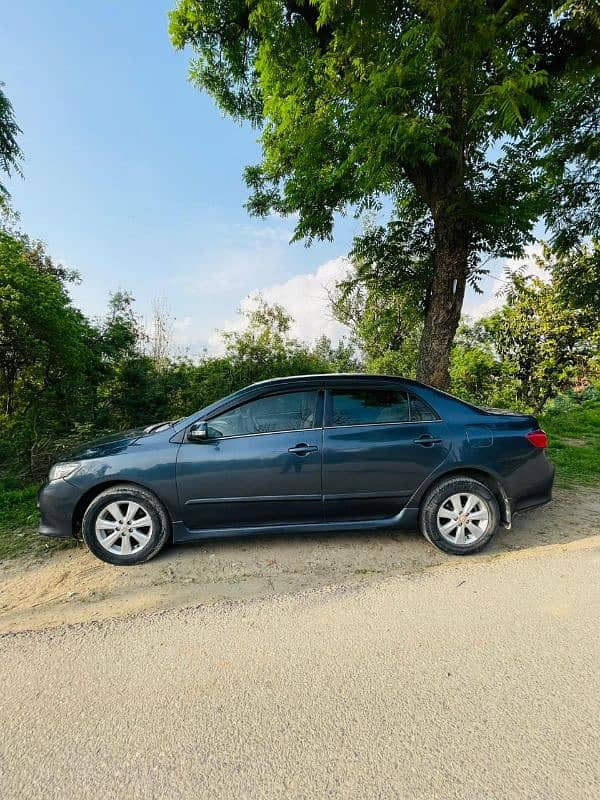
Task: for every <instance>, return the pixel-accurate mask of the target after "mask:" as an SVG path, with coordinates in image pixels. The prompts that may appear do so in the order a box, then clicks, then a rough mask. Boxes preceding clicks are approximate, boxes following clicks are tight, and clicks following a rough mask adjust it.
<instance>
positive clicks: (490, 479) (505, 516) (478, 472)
mask: <svg viewBox="0 0 600 800" xmlns="http://www.w3.org/2000/svg"><path fill="white" fill-rule="evenodd" d="M462 475H464V476H465V477H467V478H473V480H476V481H479V482H480V483H483V485H484V486H487V488H488V489H489V490H490V492H491V493H492V494H493V495H494V497H495V498H496V500H497V501H498V507H499V509H500V522H501V524H502V525H503V526H504V527H505V528H510V526H511V521H512V512H511V507H510V501H509V498H508V495H507V493H506V489H505V488H504V485H503V483H502V480H501V478H500V477H499V476H498V475H496V474H494V473H493V472H492V471H491V470H487V469H485V467H480V466H477V467H472V466H461V465H460V464H457V465H456V466H454V467H452V468H451V469H448V470H446V471H445V472H443V473H442V474H441V475H435V476H434V477H432V478H431V479H430V480H429V481H427V482H425V483H423V484H421V486H420V487H419V488H418V490H417V492H416V493H415V495H414V496H413V498H411V502H410V505H416V506H418V507H419V511H420V510H421V506H422V503H423V499H424V498H425V496H426V495H427V494H428V493H429V492H430V490H431V489H433V487H434V486H437V485H438V484H439V483H441V482H442V481H444V480H446V479H447V478H457V477H459V476H462Z"/></svg>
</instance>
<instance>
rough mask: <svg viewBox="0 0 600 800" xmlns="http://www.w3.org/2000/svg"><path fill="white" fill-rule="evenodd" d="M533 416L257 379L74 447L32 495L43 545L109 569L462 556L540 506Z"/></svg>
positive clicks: (396, 392) (355, 384)
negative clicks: (191, 554)
mask: <svg viewBox="0 0 600 800" xmlns="http://www.w3.org/2000/svg"><path fill="white" fill-rule="evenodd" d="M546 445H547V438H546V434H545V433H544V432H543V431H542V430H540V428H539V425H538V422H537V420H536V419H535V417H533V416H530V415H528V414H511V413H506V412H497V411H489V410H484V409H480V408H476V407H475V406H472V405H470V404H468V403H465V402H463V401H461V400H458V399H456V398H454V397H451V396H450V395H448V394H445V393H444V392H440V391H438V390H436V389H433V388H431V387H429V386H425V385H424V384H421V383H417V382H415V381H410V380H405V379H402V378H391V377H382V376H369V375H305V376H300V377H293V378H278V379H275V380H269V381H263V382H261V383H256V384H253V385H252V386H248V387H247V388H245V389H242V390H241V391H238V392H235V393H234V394H232V395H229V396H228V397H225V398H224V399H222V400H219V401H217V402H216V403H213V404H212V405H210V406H207V407H206V408H204V409H202V410H201V411H198V412H197V413H195V414H192V415H191V416H189V417H186V418H184V419H180V420H177V421H176V422H167V423H161V424H158V425H154V426H150V427H147V428H143V429H139V430H135V431H129V432H127V433H121V434H116V435H114V436H111V437H107V438H105V439H102V440H99V441H96V442H92V443H89V444H86V445H82V446H81V447H80V448H79V449H78V450H77V451H76V452H74V453H72V454H71V455H70V456H69V458H68V459H65V460H64V461H61V462H59V463H57V464H55V465H54V466H53V467H52V469H51V471H50V475H49V480H48V482H47V483H46V484H45V485H44V486H43V487H42V488H41V490H40V493H39V498H38V500H39V507H40V511H41V523H40V526H39V532H40V533H41V534H43V535H46V536H62V537H69V536H77V535H79V533H81V535H82V536H83V538H84V540H85V541H86V543H87V545H88V547H89V549H90V550H91V551H92V552H93V553H94V554H95V555H96V556H98V557H99V558H101V559H103V560H104V561H108V562H109V563H111V564H119V565H128V564H139V563H141V562H143V561H147V560H148V559H149V558H152V556H154V555H156V554H157V553H158V552H159V551H160V550H161V548H162V547H163V546H164V545H165V544H166V543H167V542H168V541H175V542H190V541H198V540H201V539H208V538H211V539H213V538H219V537H227V536H240V535H251V534H259V533H269V534H284V535H288V534H291V533H307V532H333V531H356V532H357V533H358V532H360V531H374V530H389V529H398V528H408V529H415V528H418V529H420V530H421V532H422V533H423V535H424V536H425V537H426V538H427V539H428V540H429V541H430V542H431V543H432V544H433V545H435V546H436V547H439V548H440V549H442V550H445V551H446V552H448V553H454V554H457V555H462V554H467V553H474V552H476V551H478V550H480V549H481V548H482V547H484V546H485V545H486V544H487V543H488V542H489V541H490V539H491V538H492V536H493V535H494V533H495V531H496V530H497V528H498V526H499V525H503V526H505V527H510V525H511V519H512V516H513V514H514V513H515V512H516V511H521V510H522V509H525V508H529V507H532V506H536V505H540V504H542V503H546V502H547V501H549V500H550V499H551V494H552V483H553V478H554V467H553V466H552V464H551V462H550V461H549V460H548V458H547V456H546V453H545V448H546Z"/></svg>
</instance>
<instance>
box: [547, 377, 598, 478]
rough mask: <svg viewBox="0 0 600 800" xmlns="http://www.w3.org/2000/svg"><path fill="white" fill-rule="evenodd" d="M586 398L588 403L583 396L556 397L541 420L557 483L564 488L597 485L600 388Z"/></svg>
mask: <svg viewBox="0 0 600 800" xmlns="http://www.w3.org/2000/svg"><path fill="white" fill-rule="evenodd" d="M590 395H592V397H590ZM593 395H595V398H594V397H593ZM587 396H588V397H590V399H585V398H586V393H585V392H584V393H581V394H579V395H577V394H573V393H572V394H570V395H568V396H566V397H560V396H559V398H557V400H556V401H554V402H552V403H550V404H549V405H548V408H547V410H546V412H545V413H544V414H543V416H541V417H540V424H541V425H542V427H543V429H544V430H545V431H546V432H547V433H548V436H549V440H550V447H549V451H548V455H549V456H550V458H551V459H552V461H553V462H554V463H555V465H556V474H557V480H558V481H559V482H560V483H561V484H563V485H567V486H577V485H580V484H592V485H597V484H598V481H600V386H598V387H597V388H596V389H595V391H594V392H589V391H588V392H587Z"/></svg>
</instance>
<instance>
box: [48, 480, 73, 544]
mask: <svg viewBox="0 0 600 800" xmlns="http://www.w3.org/2000/svg"><path fill="white" fill-rule="evenodd" d="M80 497H81V489H78V488H77V487H76V486H73V485H71V484H70V483H67V481H65V480H57V481H52V482H51V483H45V484H44V485H43V486H42V488H41V489H40V490H39V492H38V496H37V505H38V508H39V510H40V515H41V520H40V524H39V525H38V533H39V534H41V535H42V536H56V537H59V538H63V539H67V538H69V537H70V536H73V515H74V512H75V508H76V506H77V502H78V500H79V498H80Z"/></svg>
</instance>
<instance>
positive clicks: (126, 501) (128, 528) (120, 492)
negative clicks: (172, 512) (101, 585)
mask: <svg viewBox="0 0 600 800" xmlns="http://www.w3.org/2000/svg"><path fill="white" fill-rule="evenodd" d="M136 523H137V524H136ZM140 523H142V524H140ZM81 529H82V533H83V538H84V541H85V543H86V544H87V546H88V547H89V549H90V550H91V551H92V553H93V554H94V555H95V556H97V557H98V558H100V559H102V561H106V562H107V563H108V564H116V565H118V566H130V565H132V564H142V563H144V561H149V560H150V559H151V558H153V557H154V556H155V555H156V554H157V553H158V552H159V551H160V550H162V548H163V547H164V546H165V544H166V542H167V540H168V539H169V536H170V534H171V525H170V521H169V517H168V515H167V512H166V510H165V508H164V507H163V505H162V503H160V501H159V500H158V499H157V498H156V497H155V496H154V495H153V494H152V493H151V492H148V491H147V490H146V489H142V488H141V487H138V486H111V487H110V489H106V490H105V491H104V492H102V493H101V494H99V495H98V496H97V497H95V498H94V499H93V500H92V502H91V503H90V504H89V506H88V507H87V509H86V511H85V514H84V515H83V521H82V524H81Z"/></svg>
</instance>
